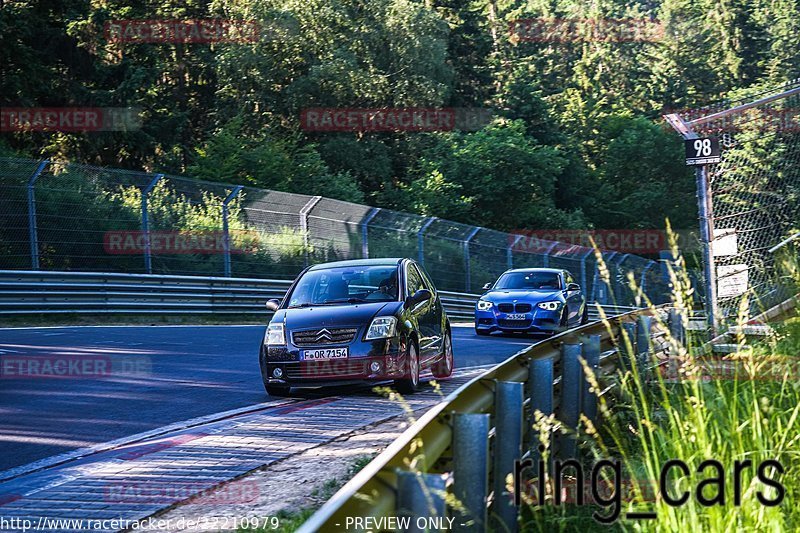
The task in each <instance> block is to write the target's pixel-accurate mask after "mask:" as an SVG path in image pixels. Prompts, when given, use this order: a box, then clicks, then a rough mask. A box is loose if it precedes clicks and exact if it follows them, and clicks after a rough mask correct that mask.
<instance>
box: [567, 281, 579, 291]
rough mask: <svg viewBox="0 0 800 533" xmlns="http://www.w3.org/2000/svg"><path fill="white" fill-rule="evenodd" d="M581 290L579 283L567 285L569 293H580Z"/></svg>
mask: <svg viewBox="0 0 800 533" xmlns="http://www.w3.org/2000/svg"><path fill="white" fill-rule="evenodd" d="M579 290H581V286H580V285H578V284H577V283H569V284H568V285H567V291H569V292H571V291H579Z"/></svg>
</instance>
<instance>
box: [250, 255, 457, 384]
mask: <svg viewBox="0 0 800 533" xmlns="http://www.w3.org/2000/svg"><path fill="white" fill-rule="evenodd" d="M267 307H268V308H269V309H272V310H274V311H275V315H274V316H273V317H272V320H271V321H270V323H269V325H268V326H267V331H266V334H265V336H264V342H263V343H262V345H261V350H260V357H259V359H260V364H261V375H262V377H263V380H264V387H265V389H266V390H267V393H268V394H270V395H282V394H287V393H288V392H289V389H290V387H319V386H324V385H343V384H350V383H364V382H380V381H388V380H393V381H394V382H395V384H396V386H397V388H398V389H399V390H400V391H401V392H405V393H410V392H413V391H414V390H416V389H417V387H418V386H419V376H420V372H421V371H422V370H425V369H430V371H431V373H432V374H433V376H434V377H436V378H444V377H448V376H450V374H451V373H452V371H453V342H452V334H451V330H450V322H449V320H448V319H447V315H446V314H445V312H444V309H443V308H442V302H441V300H440V299H439V295H438V293H437V291H436V288H435V287H434V286H433V283H432V282H431V279H430V277H429V276H428V274H427V273H426V272H425V269H423V268H422V267H421V266H420V265H419V264H417V263H416V262H415V261H413V260H411V259H364V260H353V261H339V262H335V263H325V264H319V265H314V266H312V267H309V268H307V269H305V270H304V271H303V272H302V273H301V274H300V275H299V276H298V277H297V279H296V280H295V281H294V283H292V285H291V287H289V290H288V291H287V292H286V295H285V296H284V298H283V300H282V301H279V300H270V301H269V302H267Z"/></svg>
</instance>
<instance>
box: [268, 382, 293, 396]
mask: <svg viewBox="0 0 800 533" xmlns="http://www.w3.org/2000/svg"><path fill="white" fill-rule="evenodd" d="M264 390H266V391H267V394H269V395H270V396H276V397H277V396H288V395H289V391H290V390H291V388H290V387H288V386H287V385H277V384H272V383H270V382H269V381H265V382H264Z"/></svg>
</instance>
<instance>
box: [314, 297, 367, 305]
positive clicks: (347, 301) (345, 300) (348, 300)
mask: <svg viewBox="0 0 800 533" xmlns="http://www.w3.org/2000/svg"><path fill="white" fill-rule="evenodd" d="M362 302H366V300H365V299H363V298H340V299H338V300H325V302H324V303H325V305H331V304H360V303H362Z"/></svg>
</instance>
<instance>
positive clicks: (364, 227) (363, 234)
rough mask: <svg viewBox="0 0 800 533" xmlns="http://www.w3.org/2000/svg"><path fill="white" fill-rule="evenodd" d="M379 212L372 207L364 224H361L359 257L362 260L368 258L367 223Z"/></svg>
mask: <svg viewBox="0 0 800 533" xmlns="http://www.w3.org/2000/svg"><path fill="white" fill-rule="evenodd" d="M380 212H381V208H380V207H373V208H372V209H371V210H370V212H369V214H368V215H367V218H365V219H364V222H362V223H361V257H362V258H363V259H367V258H369V223H370V222H372V219H373V218H375V216H376V215H377V214H378V213H380Z"/></svg>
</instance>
